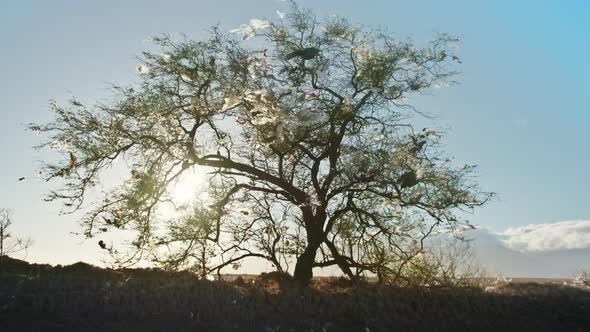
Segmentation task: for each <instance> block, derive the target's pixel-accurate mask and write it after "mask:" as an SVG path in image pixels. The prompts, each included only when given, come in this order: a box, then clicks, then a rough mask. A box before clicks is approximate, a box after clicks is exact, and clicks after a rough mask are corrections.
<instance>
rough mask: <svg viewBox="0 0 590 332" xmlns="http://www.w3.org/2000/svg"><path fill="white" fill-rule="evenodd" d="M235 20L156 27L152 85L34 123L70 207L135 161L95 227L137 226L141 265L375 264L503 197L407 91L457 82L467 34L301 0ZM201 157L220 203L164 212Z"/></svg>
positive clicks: (304, 277) (96, 210)
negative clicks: (331, 13) (456, 159)
mask: <svg viewBox="0 0 590 332" xmlns="http://www.w3.org/2000/svg"><path fill="white" fill-rule="evenodd" d="M234 32H238V33H241V34H242V35H243V38H242V39H243V40H240V39H238V38H236V35H235V34H233V33H230V34H225V33H223V32H222V31H220V29H219V28H217V27H216V28H213V29H212V31H211V34H210V38H209V39H208V40H204V41H190V40H183V41H177V40H173V39H172V38H170V37H168V36H163V37H158V38H155V39H154V41H155V43H156V44H157V45H158V46H159V48H160V50H159V51H158V52H159V54H157V53H156V52H144V54H143V55H144V56H143V59H142V60H141V61H142V64H141V65H140V66H139V67H138V68H137V70H138V73H139V75H140V77H141V81H140V83H139V84H137V85H136V86H132V87H118V86H115V87H114V91H115V96H114V97H113V98H112V100H110V101H109V102H108V103H106V104H96V105H93V106H87V105H85V104H84V103H82V102H80V101H78V100H72V101H71V102H70V105H69V106H68V107H61V106H58V105H57V103H55V102H52V104H51V108H52V110H53V111H54V112H55V119H54V120H53V121H52V122H50V123H47V124H41V125H37V124H32V125H31V129H32V130H35V131H40V132H43V133H45V134H47V135H48V139H47V140H46V141H45V142H44V143H43V144H41V145H40V147H45V146H49V147H54V148H56V149H58V150H59V151H61V152H62V153H63V155H64V157H65V158H64V159H63V161H62V162H59V163H48V164H47V166H46V174H48V180H52V179H56V178H63V180H64V181H65V183H64V184H63V185H61V186H60V188H59V189H58V190H55V191H52V192H51V193H50V195H49V196H48V200H60V201H62V202H63V203H64V205H65V206H66V207H69V208H71V211H76V210H79V209H82V208H83V207H84V198H86V197H87V196H89V194H88V192H89V190H90V189H91V188H94V187H95V186H96V185H97V183H100V181H101V180H100V176H102V175H103V174H105V173H108V171H109V170H110V169H111V167H112V165H113V163H114V161H116V160H120V159H125V160H126V161H128V163H129V164H130V170H129V173H130V176H129V179H127V180H125V181H124V182H123V183H122V184H121V185H120V186H118V187H116V188H114V189H112V190H111V191H107V192H105V193H104V194H103V195H104V198H103V199H97V200H95V201H94V205H92V209H91V211H90V212H88V213H87V214H86V216H85V217H84V218H83V219H82V226H83V227H84V230H85V235H86V236H88V237H92V236H95V235H96V234H97V233H100V231H101V230H102V229H131V230H134V231H135V232H136V234H137V238H136V239H135V241H134V242H133V247H134V251H135V252H134V253H133V254H132V255H131V258H132V259H130V260H128V261H130V262H132V261H133V258H136V257H145V255H142V254H140V255H138V254H137V253H148V254H149V256H150V257H152V258H153V259H154V260H155V261H157V262H162V263H164V264H168V265H169V266H179V267H180V266H185V264H188V266H195V265H203V264H200V263H198V261H199V258H198V257H197V256H196V255H195V254H193V251H194V250H196V251H198V250H199V249H197V247H198V246H201V247H203V246H204V245H205V244H207V245H211V246H213V247H214V250H213V251H212V253H213V254H214V257H211V262H214V264H213V265H210V266H209V267H208V268H207V269H208V271H219V270H220V269H222V268H224V267H226V266H230V265H233V266H235V264H239V262H240V261H241V260H242V259H245V258H249V257H256V258H260V259H265V260H267V261H269V262H271V263H272V264H273V265H274V266H276V268H277V269H278V270H281V271H286V270H288V269H289V264H290V263H292V262H295V267H294V275H295V278H296V279H298V280H300V281H304V282H306V281H308V280H309V279H310V278H311V276H312V269H313V268H314V267H326V266H332V265H336V266H338V267H339V268H340V269H341V270H342V271H343V272H344V273H345V274H346V275H348V276H349V277H354V276H355V275H359V274H362V273H365V272H367V271H369V272H375V273H376V272H378V271H379V270H380V269H381V268H382V264H383V262H381V261H379V260H378V259H377V260H376V259H375V257H380V255H389V253H390V252H396V253H397V254H396V255H397V256H399V257H401V256H404V255H405V254H404V253H405V252H407V251H408V250H411V247H410V244H411V242H412V241H413V240H415V239H421V238H425V237H428V236H429V235H430V234H431V233H432V232H435V231H437V230H439V229H441V228H448V229H455V228H457V227H462V226H464V225H466V224H467V221H466V220H463V219H462V218H460V214H457V212H458V211H471V210H472V209H473V208H475V207H478V206H481V205H482V204H484V203H485V202H486V201H487V200H488V199H489V198H490V197H491V194H489V193H483V192H481V191H480V190H479V188H478V187H477V185H476V184H475V183H474V182H473V178H472V177H473V175H474V166H471V165H464V166H460V167H456V166H454V165H453V163H452V162H451V160H450V159H449V158H448V157H446V156H445V155H444V154H443V153H442V151H441V149H440V147H441V144H440V143H439V139H440V136H441V135H440V133H439V132H437V131H435V130H433V129H430V128H424V129H418V130H415V129H414V128H413V127H412V125H411V119H412V115H414V114H417V113H418V111H417V110H416V109H415V108H414V107H413V106H412V105H411V104H409V98H410V97H411V96H413V95H419V94H423V93H427V92H429V91H431V90H432V89H433V88H437V87H441V86H444V85H447V84H451V83H453V77H454V76H455V75H456V74H457V72H456V71H455V70H453V69H452V64H453V63H455V62H457V61H458V57H457V56H456V55H454V53H453V52H454V45H455V44H456V43H457V42H458V39H456V38H454V37H451V36H448V35H440V36H439V37H438V38H436V39H435V40H434V41H433V42H431V43H430V44H428V45H426V46H424V47H422V48H417V47H415V46H414V45H413V44H412V43H411V42H409V41H408V42H400V41H397V40H395V39H394V38H392V37H391V36H390V35H389V34H388V33H386V32H383V31H380V30H370V29H366V28H364V27H360V26H356V25H354V24H352V23H350V22H349V21H347V20H345V19H340V18H332V19H328V20H326V21H319V20H318V19H317V18H316V17H315V16H313V15H312V14H311V13H310V12H309V11H306V10H304V9H301V8H299V7H297V6H296V5H293V7H292V10H291V11H290V13H288V14H287V15H286V17H285V18H284V19H280V20H274V21H268V20H260V19H255V20H251V21H250V23H249V24H248V25H244V26H242V27H240V28H239V29H236V30H235V31H234ZM251 37H254V38H253V41H247V42H246V41H245V40H247V39H250V38H251ZM194 169H196V170H197V171H198V172H200V173H203V174H204V173H206V174H207V176H208V178H209V186H208V188H207V189H206V190H207V193H208V199H207V200H206V203H205V204H202V203H199V204H197V205H196V206H195V207H194V209H192V208H189V209H185V210H182V209H179V210H178V211H177V212H178V213H181V214H182V213H184V215H183V216H178V215H175V216H173V217H171V216H166V215H165V214H164V213H162V211H163V210H164V209H165V207H166V206H170V205H172V203H171V201H172V197H171V195H170V188H171V187H172V186H173V185H174V183H175V181H178V179H180V178H182V175H183V174H184V173H185V172H187V171H188V170H194ZM195 189H197V188H195ZM195 216H197V217H195ZM196 220H198V222H196ZM168 249H170V251H168ZM166 252H168V253H169V254H170V258H169V259H166V258H162V257H161V255H162V254H163V253H166ZM206 252H209V250H206ZM359 253H360V254H359ZM196 261H197V263H195V262H196ZM201 261H202V259H201Z"/></svg>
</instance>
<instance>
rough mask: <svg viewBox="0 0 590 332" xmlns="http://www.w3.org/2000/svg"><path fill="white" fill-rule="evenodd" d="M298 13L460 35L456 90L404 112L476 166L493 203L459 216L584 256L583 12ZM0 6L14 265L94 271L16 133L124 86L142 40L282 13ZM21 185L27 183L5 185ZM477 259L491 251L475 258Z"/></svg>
mask: <svg viewBox="0 0 590 332" xmlns="http://www.w3.org/2000/svg"><path fill="white" fill-rule="evenodd" d="M299 4H301V5H303V6H305V7H308V8H310V9H312V10H314V12H316V14H317V15H318V16H320V17H327V16H330V15H334V14H336V15H339V16H343V17H348V18H349V19H351V20H352V21H353V22H356V23H360V24H364V25H367V26H374V27H377V26H378V27H384V28H387V29H388V30H389V31H390V32H392V33H393V34H394V35H395V36H397V37H399V38H400V39H405V38H407V37H411V38H413V39H414V40H415V41H416V43H418V44H420V43H425V42H426V41H428V40H429V39H433V38H434V37H435V36H436V35H437V34H438V33H442V32H446V33H451V34H454V35H458V36H460V37H461V39H462V44H461V48H460V50H459V55H460V56H461V58H462V60H463V64H462V65H461V66H460V68H459V70H460V71H461V72H462V75H461V76H460V77H459V81H460V84H459V85H456V86H452V87H450V88H447V89H441V90H437V91H436V92H435V93H433V94H432V95H430V96H425V97H422V98H419V99H417V100H416V101H415V105H416V106H417V107H418V108H419V109H420V110H421V111H425V112H427V113H429V114H432V115H435V116H436V117H437V120H436V122H435V123H434V124H433V125H434V126H436V127H437V128H442V129H445V130H446V131H448V133H447V135H446V137H445V142H446V147H445V149H446V150H447V151H448V153H449V154H450V155H453V156H455V157H456V160H457V161H458V162H469V163H474V164H477V165H479V178H478V181H479V183H480V185H481V187H482V188H483V189H485V190H487V191H493V192H496V193H498V199H496V200H495V201H493V202H492V203H490V204H488V205H487V206H486V207H484V208H482V209H479V210H477V211H476V213H475V214H474V215H471V216H470V219H471V221H472V223H473V224H476V225H478V226H479V227H480V228H481V229H482V230H485V231H482V232H483V234H484V235H485V236H482V237H483V238H485V237H486V236H487V237H491V238H493V239H494V240H495V241H497V244H498V245H499V246H501V247H502V248H503V249H506V250H510V251H511V252H514V253H521V254H525V255H526V254H528V255H541V254H540V253H549V254H550V253H558V252H563V253H565V254H564V255H567V253H568V252H569V251H568V250H570V251H571V252H572V255H571V257H577V256H576V255H577V254H575V253H579V252H580V251H581V252H585V253H590V241H588V236H590V235H589V234H590V204H589V203H588V197H589V195H588V188H589V187H590V175H589V173H588V172H587V169H588V165H589V164H590V153H588V148H587V147H588V146H589V145H590V132H589V131H588V129H589V128H590V110H589V109H588V106H587V104H586V97H587V95H588V92H587V91H586V89H587V88H588V86H589V83H590V78H589V77H590V63H589V62H588V61H587V56H588V54H590V40H589V39H588V38H587V36H588V35H590V21H588V17H590V3H589V2H587V1H573V0H572V1H557V0H555V1H543V0H522V1H503V0H499V1H468V0H464V1H459V0H456V1H455V0H450V1H444V2H443V1H435V0H431V1H426V0H417V1H396V0H386V1H385V0H384V1H362V2H361V1H350V0H338V1H331V0H330V1H308V0H301V1H299ZM0 6H1V7H0V9H1V10H0V38H1V40H2V44H1V46H0V47H1V52H0V74H1V78H0V120H1V121H0V153H1V154H2V157H3V158H2V163H1V164H0V170H1V172H0V207H5V208H9V209H11V210H12V211H13V216H14V232H15V233H18V234H21V235H24V236H29V237H31V238H32V239H33V240H34V242H35V244H34V245H33V247H31V249H30V250H29V251H28V254H27V259H29V260H31V261H36V262H47V263H52V264H57V263H60V264H69V263H73V262H76V261H80V260H82V261H86V262H90V263H93V264H99V263H100V261H101V259H104V258H105V257H103V256H101V255H102V254H101V253H100V251H99V250H97V249H98V247H97V246H96V243H95V241H94V240H89V241H84V239H83V238H81V237H80V236H76V235H73V234H72V233H74V232H77V231H79V230H80V228H79V227H78V226H77V219H76V217H77V216H75V215H73V216H72V215H70V216H59V215H58V212H59V206H58V205H57V204H54V203H48V202H45V201H43V199H42V197H43V195H44V194H45V193H47V191H48V190H49V189H50V188H51V184H47V183H45V182H42V181H40V180H37V179H34V175H35V174H36V170H37V169H38V166H39V161H40V160H44V159H47V158H53V157H54V155H52V154H50V153H48V152H47V151H36V150H34V149H33V148H32V147H33V146H34V145H36V144H38V143H39V142H40V139H39V137H37V136H35V135H33V134H32V133H30V132H27V131H25V127H26V125H27V124H28V123H30V122H44V121H47V120H49V119H50V115H51V113H50V112H49V111H48V109H49V107H48V104H49V100H50V99H55V100H57V101H58V102H60V101H62V102H64V101H66V100H67V99H68V98H69V97H70V96H77V97H80V98H81V99H83V100H91V101H92V100H95V101H99V100H105V99H107V98H108V96H109V93H108V91H107V88H108V85H109V83H117V84H127V83H132V82H133V81H134V80H136V79H137V73H136V72H135V68H136V67H137V64H138V62H137V59H136V57H137V56H138V55H140V53H141V51H143V50H145V49H150V48H152V45H151V44H150V43H149V38H150V37H152V36H155V35H158V34H161V33H170V34H173V35H175V34H180V33H183V34H186V35H187V36H189V37H191V38H193V39H199V38H202V37H204V36H205V35H206V29H207V28H209V27H211V26H212V25H214V24H217V23H219V24H220V25H221V27H222V28H223V29H227V30H229V29H233V28H236V27H238V26H239V25H241V24H243V23H246V22H247V21H248V20H249V19H251V18H263V17H273V16H274V15H276V14H275V11H276V10H280V11H285V10H286V9H287V4H286V3H285V2H282V1H278V0H249V1H243V0H240V1H238V0H232V1H230V0H215V1H209V0H199V1H197V0H193V1H145V0H144V1H135V0H133V1H124V2H123V1H110V0H103V1H94V2H90V1H86V2H80V1H73V0H71V1H63V0H55V1H26V0H20V1H9V0H6V1H2V3H1V4H0ZM21 176H27V177H29V179H28V180H27V181H22V182H19V181H17V179H18V178H20V177H21ZM572 223H573V224H575V225H576V226H575V227H573V226H572ZM548 225H549V226H548ZM551 225H552V226H551ZM523 234H524V235H523ZM527 234H528V235H527ZM531 234H532V235H531ZM556 234H567V236H565V235H564V236H555V235H556ZM484 242H485V241H483V240H482V243H484ZM572 243H578V244H579V245H575V244H572ZM482 248H484V249H482V250H484V251H485V250H488V251H490V250H491V251H498V250H497V248H496V249H489V246H488V247H486V246H485V245H482ZM485 248H488V249H485ZM572 250H573V251H572ZM585 250H586V251H585ZM574 251H575V253H574ZM487 254H490V255H493V252H486V253H485V254H483V255H482V256H486V255H487ZM496 256H497V255H496ZM541 256H543V255H541ZM545 256H546V255H545ZM545 256H543V257H545ZM550 256H551V255H550ZM553 256H555V255H553ZM553 256H551V257H553ZM486 257H487V256H486ZM580 257H581V258H580V259H579V260H577V261H574V262H573V263H572V266H571V267H568V268H567V269H569V270H571V269H573V266H574V265H576V264H582V265H583V264H586V265H585V266H586V267H587V266H588V265H589V264H590V262H589V261H590V259H589V258H588V257H590V256H589V255H586V256H584V255H581V256H580ZM584 257H585V258H584ZM543 259H545V260H543ZM543 259H541V260H539V261H538V262H539V263H538V264H537V265H538V266H545V268H544V269H543V268H539V269H536V268H533V267H531V268H530V269H528V270H527V269H524V270H522V271H520V270H519V271H516V272H515V270H510V268H507V267H503V266H500V265H499V266H498V267H497V268H496V270H498V272H499V273H504V274H507V273H508V274H510V273H512V274H523V275H526V274H535V276H541V275H550V274H551V273H553V272H554V271H549V270H548V269H549V268H550V267H547V266H550V265H547V264H546V263H547V262H548V259H549V258H546V257H545V258H543ZM557 259H558V260H559V258H557ZM492 260H493V259H492ZM516 261H517V258H514V261H513V262H512V263H515V262H516ZM513 265H518V264H513ZM520 265H526V264H520ZM564 269H566V268H564ZM569 270H567V271H562V272H561V273H562V274H566V273H570V271H569Z"/></svg>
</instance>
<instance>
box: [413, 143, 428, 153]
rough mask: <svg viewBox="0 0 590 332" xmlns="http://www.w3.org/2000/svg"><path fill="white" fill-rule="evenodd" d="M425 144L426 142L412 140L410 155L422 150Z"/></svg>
mask: <svg viewBox="0 0 590 332" xmlns="http://www.w3.org/2000/svg"><path fill="white" fill-rule="evenodd" d="M425 144H426V141H418V140H414V146H413V147H411V148H410V150H409V151H410V153H412V154H416V153H417V152H419V151H420V150H422V148H423V147H424V145H425Z"/></svg>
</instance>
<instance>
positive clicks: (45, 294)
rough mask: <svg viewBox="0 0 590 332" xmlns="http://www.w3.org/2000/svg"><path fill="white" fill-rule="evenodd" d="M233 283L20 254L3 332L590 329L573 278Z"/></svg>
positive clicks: (2, 307) (8, 288) (6, 283)
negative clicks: (36, 260) (45, 261)
mask: <svg viewBox="0 0 590 332" xmlns="http://www.w3.org/2000/svg"><path fill="white" fill-rule="evenodd" d="M232 279H233V280H231V281H229V280H225V281H207V280H198V279H197V278H196V277H195V276H194V275H193V274H190V273H187V272H177V273H170V272H163V271H159V270H154V269H125V270H116V271H115V270H108V269H100V268H97V267H94V266H91V265H88V264H84V263H77V264H74V265H70V266H65V267H63V266H57V267H51V266H47V265H31V264H28V263H26V262H22V261H17V260H11V261H10V262H9V263H8V264H3V267H2V271H1V272H0V331H126V332H132V331H142V332H143V331H262V332H278V331H320V332H323V331H326V332H328V331H359V332H367V331H370V332H373V331H536V332H538V331H590V290H589V289H590V287H586V286H585V285H583V284H576V283H574V282H573V281H571V280H570V281H567V280H551V281H548V280H509V279H496V280H488V281H486V283H485V285H482V286H480V287H470V288H443V287H420V288H401V287H393V286H383V285H378V284H376V283H371V282H366V283H360V284H354V285H353V284H351V283H350V282H349V281H347V280H344V279H339V278H317V279H314V281H313V282H312V285H311V287H307V288H304V287H299V286H297V284H295V283H293V282H292V281H291V280H289V279H288V278H286V277H282V276H278V275H276V274H266V275H261V276H234V277H233V278H232ZM564 281H565V282H566V285H564V284H563V282H564ZM568 282H569V283H568Z"/></svg>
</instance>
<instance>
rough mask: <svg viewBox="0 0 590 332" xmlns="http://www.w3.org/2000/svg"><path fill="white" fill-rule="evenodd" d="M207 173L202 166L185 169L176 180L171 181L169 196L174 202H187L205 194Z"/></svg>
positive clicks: (200, 197) (201, 197)
mask: <svg viewBox="0 0 590 332" xmlns="http://www.w3.org/2000/svg"><path fill="white" fill-rule="evenodd" d="M207 186H208V179H207V175H206V174H205V172H204V170H203V169H202V168H199V167H196V168H193V169H189V170H186V171H185V172H184V173H183V174H182V175H181V176H180V177H179V178H178V180H177V181H176V182H174V183H172V187H171V188H170V196H171V198H172V201H173V202H174V204H179V205H182V204H188V203H191V202H194V201H195V200H196V199H203V198H205V196H207V192H206V190H205V189H206V188H207Z"/></svg>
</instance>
